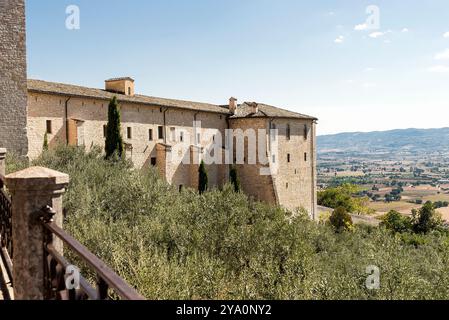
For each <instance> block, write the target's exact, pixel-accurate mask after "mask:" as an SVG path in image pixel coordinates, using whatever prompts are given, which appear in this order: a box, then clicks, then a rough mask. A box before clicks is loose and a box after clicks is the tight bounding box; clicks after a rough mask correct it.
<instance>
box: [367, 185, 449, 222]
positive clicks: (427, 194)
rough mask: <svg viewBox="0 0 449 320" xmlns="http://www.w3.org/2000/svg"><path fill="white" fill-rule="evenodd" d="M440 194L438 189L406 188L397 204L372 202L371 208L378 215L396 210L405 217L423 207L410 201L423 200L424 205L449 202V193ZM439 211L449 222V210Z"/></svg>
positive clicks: (424, 187)
mask: <svg viewBox="0 0 449 320" xmlns="http://www.w3.org/2000/svg"><path fill="white" fill-rule="evenodd" d="M438 192H440V191H439V189H438V188H434V187H431V186H419V187H415V188H404V192H403V193H402V200H401V201H395V202H389V203H387V202H384V201H377V202H370V205H369V207H370V208H372V209H374V210H376V213H377V215H382V214H385V213H387V212H388V211H390V210H396V211H398V212H400V213H402V214H404V215H410V214H411V211H412V210H413V209H419V208H420V207H421V205H419V204H415V203H410V201H415V200H422V201H423V203H425V202H426V201H432V202H436V201H448V202H449V194H448V193H438ZM437 211H439V212H440V213H441V214H442V216H443V218H444V219H445V220H446V221H449V208H440V209H438V210H437Z"/></svg>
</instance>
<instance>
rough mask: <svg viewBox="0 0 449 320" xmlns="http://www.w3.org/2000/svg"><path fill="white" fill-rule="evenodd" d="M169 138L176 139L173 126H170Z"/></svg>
mask: <svg viewBox="0 0 449 320" xmlns="http://www.w3.org/2000/svg"><path fill="white" fill-rule="evenodd" d="M170 139H171V141H173V142H175V141H176V128H174V127H171V128H170Z"/></svg>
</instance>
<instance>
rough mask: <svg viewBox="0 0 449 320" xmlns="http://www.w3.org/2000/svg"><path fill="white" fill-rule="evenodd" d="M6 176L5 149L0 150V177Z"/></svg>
mask: <svg viewBox="0 0 449 320" xmlns="http://www.w3.org/2000/svg"><path fill="white" fill-rule="evenodd" d="M5 174H6V149H4V148H0V176H5Z"/></svg>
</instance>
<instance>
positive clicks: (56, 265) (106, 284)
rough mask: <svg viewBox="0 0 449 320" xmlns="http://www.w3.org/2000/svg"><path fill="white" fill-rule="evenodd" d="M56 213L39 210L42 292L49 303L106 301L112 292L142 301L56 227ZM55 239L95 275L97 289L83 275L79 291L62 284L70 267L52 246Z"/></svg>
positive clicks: (78, 244)
mask: <svg viewBox="0 0 449 320" xmlns="http://www.w3.org/2000/svg"><path fill="white" fill-rule="evenodd" d="M54 215H55V212H54V211H53V209H52V208H50V207H45V208H44V209H42V215H41V222H42V225H43V226H44V228H45V230H46V231H47V236H46V239H47V240H46V243H45V244H44V250H45V252H46V257H47V259H46V262H47V263H46V264H45V286H46V288H45V291H46V295H47V297H46V298H47V299H49V300H52V299H53V300H108V299H110V298H111V295H110V291H113V292H114V293H115V294H116V296H118V297H119V299H123V300H144V297H143V296H141V295H140V294H139V293H138V292H137V291H136V290H135V289H134V288H132V287H131V286H130V285H129V284H128V283H126V282H125V280H123V279H122V278H121V277H120V276H118V275H117V274H116V273H115V272H114V271H113V270H112V269H111V268H109V267H108V266H107V265H106V264H105V263H104V262H103V261H101V260H100V259H99V258H98V257H97V256H95V255H94V254H93V253H91V252H90V251H89V250H88V249H87V248H86V247H85V246H83V245H82V244H81V243H79V242H78V241H77V240H76V239H74V238H73V237H72V236H70V235H69V234H67V233H66V232H65V231H64V230H62V229H61V228H60V227H58V226H57V225H56V224H55V223H54V222H53V216H54ZM54 237H57V238H59V239H61V240H62V241H63V243H64V244H65V246H66V247H67V248H69V249H70V250H71V251H72V252H74V253H75V254H76V255H77V256H78V257H79V258H80V259H81V260H82V262H84V263H85V264H86V265H88V266H89V268H90V269H91V270H92V271H93V272H94V273H95V274H96V277H97V281H96V287H93V286H92V285H91V284H90V283H89V282H88V281H87V280H86V279H85V278H84V277H83V276H81V275H80V278H79V280H80V281H79V288H75V289H68V288H67V286H66V283H65V276H66V269H67V268H68V267H69V266H70V265H71V264H70V263H69V262H68V261H67V260H66V259H65V258H64V257H63V256H62V255H60V254H59V253H58V251H57V250H56V249H55V247H54V244H53V239H54Z"/></svg>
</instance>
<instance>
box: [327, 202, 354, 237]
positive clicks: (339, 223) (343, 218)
mask: <svg viewBox="0 0 449 320" xmlns="http://www.w3.org/2000/svg"><path fill="white" fill-rule="evenodd" d="M329 222H330V223H331V225H332V226H333V227H334V228H335V231H337V232H342V231H344V230H352V228H353V222H352V218H351V216H350V215H349V214H348V212H347V211H346V209H345V208H344V207H338V208H337V209H335V210H334V212H333V213H332V215H331V216H330V218H329Z"/></svg>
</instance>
